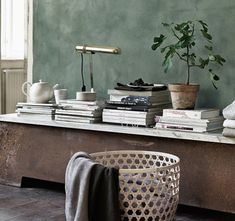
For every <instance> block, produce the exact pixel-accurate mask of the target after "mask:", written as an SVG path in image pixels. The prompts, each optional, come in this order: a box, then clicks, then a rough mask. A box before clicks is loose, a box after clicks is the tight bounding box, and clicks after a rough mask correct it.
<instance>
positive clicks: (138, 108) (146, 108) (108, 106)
mask: <svg viewBox="0 0 235 221" xmlns="http://www.w3.org/2000/svg"><path fill="white" fill-rule="evenodd" d="M150 108H151V107H150V106H146V105H145V106H141V105H134V106H118V105H112V104H106V105H105V109H114V110H129V111H146V112H148V111H149V109H150Z"/></svg>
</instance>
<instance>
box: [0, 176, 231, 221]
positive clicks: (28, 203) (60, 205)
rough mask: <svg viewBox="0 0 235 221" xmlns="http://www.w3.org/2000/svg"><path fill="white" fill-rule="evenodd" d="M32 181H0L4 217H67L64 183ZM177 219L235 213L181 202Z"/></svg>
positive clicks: (225, 217) (211, 220) (0, 218)
mask: <svg viewBox="0 0 235 221" xmlns="http://www.w3.org/2000/svg"><path fill="white" fill-rule="evenodd" d="M30 183H31V184H33V186H34V187H33V188H32V187H28V185H25V184H23V186H24V187H23V188H17V187H10V186H4V185H0V221H65V216H64V199H65V194H64V191H63V188H64V187H63V185H60V184H50V183H43V182H40V183H37V182H34V181H32V180H31V182H30ZM176 221H235V215H232V214H226V213H220V212H215V211H211V210H204V209H198V208H193V207H186V206H179V208H178V210H177V216H176Z"/></svg>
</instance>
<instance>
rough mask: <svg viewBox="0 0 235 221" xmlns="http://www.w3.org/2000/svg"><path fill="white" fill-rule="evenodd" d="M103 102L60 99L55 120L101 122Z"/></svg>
mask: <svg viewBox="0 0 235 221" xmlns="http://www.w3.org/2000/svg"><path fill="white" fill-rule="evenodd" d="M102 106H103V103H102V102H100V101H79V100H75V99H67V100H60V103H59V109H57V110H56V113H55V120H56V121H66V122H74V123H97V122H101V118H102V109H103V107H102Z"/></svg>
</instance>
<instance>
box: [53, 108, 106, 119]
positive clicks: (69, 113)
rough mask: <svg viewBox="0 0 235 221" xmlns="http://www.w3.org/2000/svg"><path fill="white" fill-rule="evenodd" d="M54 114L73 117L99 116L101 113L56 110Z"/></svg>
mask: <svg viewBox="0 0 235 221" xmlns="http://www.w3.org/2000/svg"><path fill="white" fill-rule="evenodd" d="M55 113H56V114H62V115H74V116H91V117H95V116H101V114H102V111H97V110H81V111H79V110H62V109H57V110H56V112H55Z"/></svg>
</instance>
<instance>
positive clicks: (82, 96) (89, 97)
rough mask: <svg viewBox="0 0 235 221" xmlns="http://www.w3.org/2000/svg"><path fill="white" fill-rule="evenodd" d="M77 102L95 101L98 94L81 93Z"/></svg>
mask: <svg viewBox="0 0 235 221" xmlns="http://www.w3.org/2000/svg"><path fill="white" fill-rule="evenodd" d="M76 100H78V101H95V100H96V93H95V92H88V91H79V92H77V93H76Z"/></svg>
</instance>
